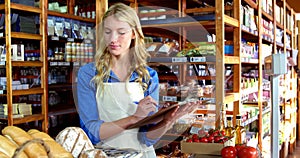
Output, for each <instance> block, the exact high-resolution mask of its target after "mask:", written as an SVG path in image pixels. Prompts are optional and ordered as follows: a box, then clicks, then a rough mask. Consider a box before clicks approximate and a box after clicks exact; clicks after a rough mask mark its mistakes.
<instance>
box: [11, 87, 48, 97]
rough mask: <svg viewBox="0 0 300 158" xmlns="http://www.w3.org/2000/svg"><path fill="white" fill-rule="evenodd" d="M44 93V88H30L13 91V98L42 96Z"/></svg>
mask: <svg viewBox="0 0 300 158" xmlns="http://www.w3.org/2000/svg"><path fill="white" fill-rule="evenodd" d="M42 93H44V89H43V88H30V89H24V90H13V91H12V95H13V96H19V95H30V94H42Z"/></svg>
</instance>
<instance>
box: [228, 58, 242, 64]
mask: <svg viewBox="0 0 300 158" xmlns="http://www.w3.org/2000/svg"><path fill="white" fill-rule="evenodd" d="M239 63H240V57H237V56H225V64H239Z"/></svg>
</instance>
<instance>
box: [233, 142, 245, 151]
mask: <svg viewBox="0 0 300 158" xmlns="http://www.w3.org/2000/svg"><path fill="white" fill-rule="evenodd" d="M245 146H246V145H245V144H236V145H235V148H236V151H237V152H239V151H240V150H241V149H243V148H244V147H245Z"/></svg>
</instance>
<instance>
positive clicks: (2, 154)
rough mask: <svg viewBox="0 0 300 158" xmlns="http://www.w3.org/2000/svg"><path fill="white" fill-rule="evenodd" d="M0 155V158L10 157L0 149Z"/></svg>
mask: <svg viewBox="0 0 300 158" xmlns="http://www.w3.org/2000/svg"><path fill="white" fill-rule="evenodd" d="M0 157H1V158H10V157H9V156H7V155H6V154H4V153H3V152H1V151H0Z"/></svg>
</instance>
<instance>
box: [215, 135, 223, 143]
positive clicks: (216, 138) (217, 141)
mask: <svg viewBox="0 0 300 158" xmlns="http://www.w3.org/2000/svg"><path fill="white" fill-rule="evenodd" d="M221 140H223V136H215V137H214V142H215V143H219V142H220V141H221Z"/></svg>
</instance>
